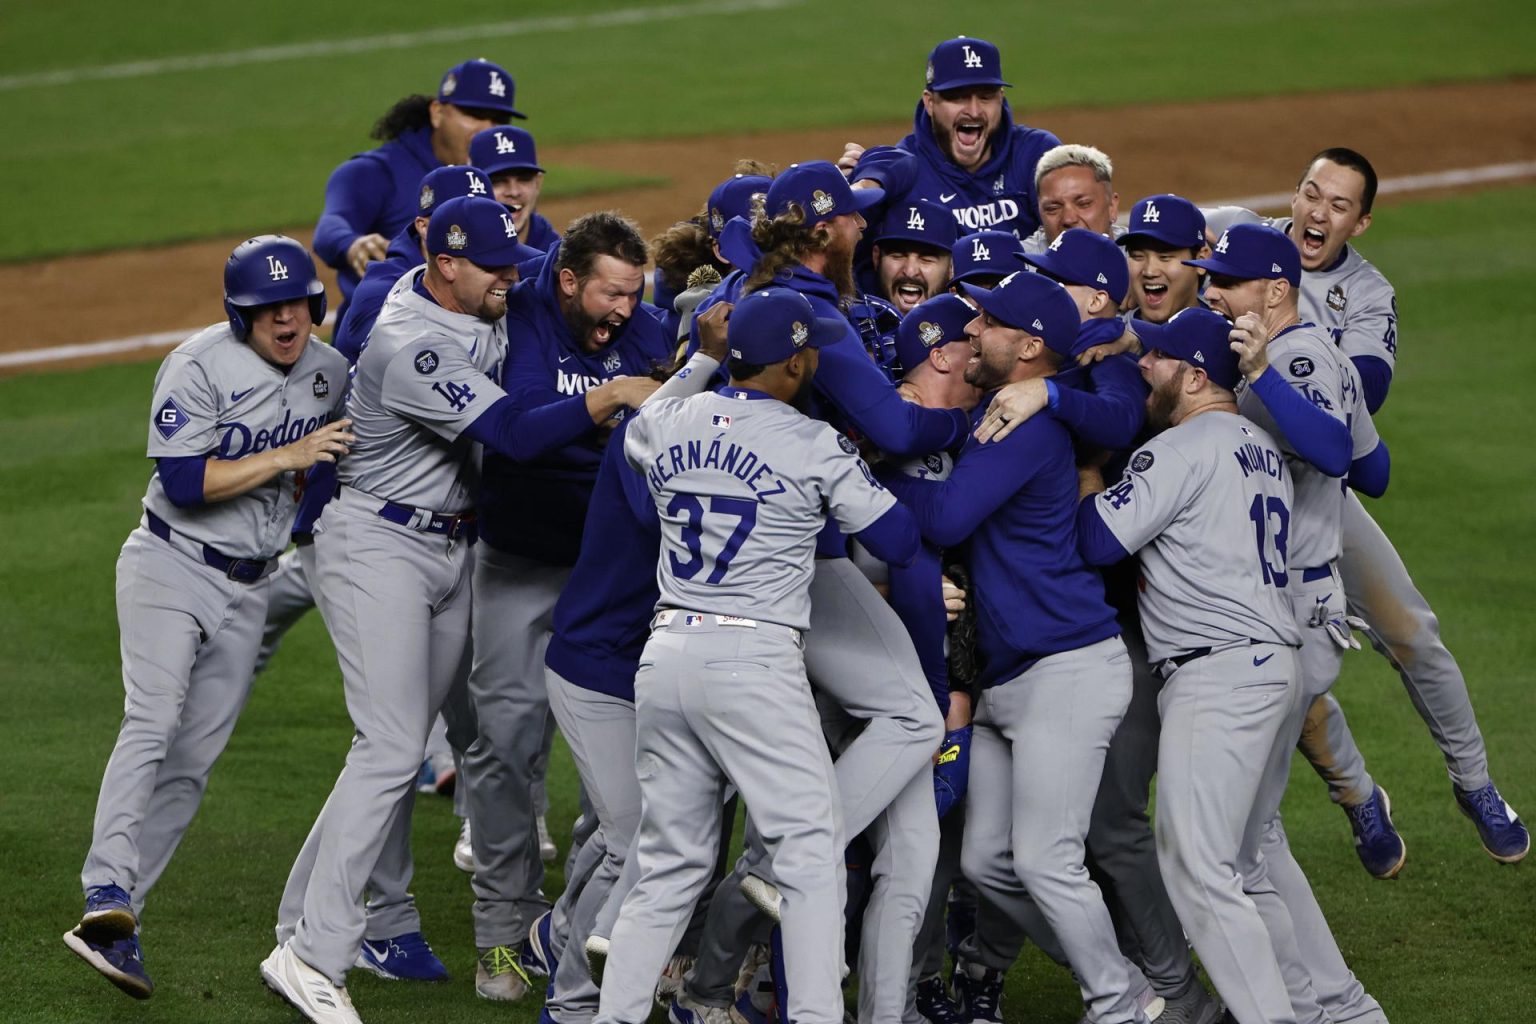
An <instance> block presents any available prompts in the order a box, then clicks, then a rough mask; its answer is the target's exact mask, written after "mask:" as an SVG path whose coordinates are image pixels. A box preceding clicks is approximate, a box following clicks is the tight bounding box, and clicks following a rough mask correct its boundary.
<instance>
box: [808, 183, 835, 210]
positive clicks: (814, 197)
mask: <svg viewBox="0 0 1536 1024" xmlns="http://www.w3.org/2000/svg"><path fill="white" fill-rule="evenodd" d="M836 205H837V204H836V202H835V201H834V200H833V199H832V197H831V196H829V195H827V194H826V193H825V192H823V191H822V190H821V189H817V190H816V191H814V192H812V193H811V209H812V210H815V211H816V213H817V214H818V215H820V216H826V215H827V214H829V213H831V212H832V207H834V206H836Z"/></svg>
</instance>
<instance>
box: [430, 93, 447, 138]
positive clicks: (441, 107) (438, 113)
mask: <svg viewBox="0 0 1536 1024" xmlns="http://www.w3.org/2000/svg"><path fill="white" fill-rule="evenodd" d="M447 113H448V110H447V104H445V103H443V102H442V101H441V100H433V101H432V105H431V106H430V107H428V108H427V117H428V119H429V120H430V121H431V122H432V130H433V131H436V130H437V129H438V128H441V127H442V124H443V118H444V117H445V116H447Z"/></svg>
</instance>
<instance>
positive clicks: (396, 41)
mask: <svg viewBox="0 0 1536 1024" xmlns="http://www.w3.org/2000/svg"><path fill="white" fill-rule="evenodd" d="M804 2H805V0H712V2H710V3H695V4H663V5H660V6H656V7H635V8H631V9H628V10H619V11H602V12H599V13H596V14H568V15H549V16H545V17H539V18H519V19H516V20H514V21H498V22H492V23H491V24H488V25H451V26H444V27H441V28H432V29H422V30H420V31H417V32H390V33H387V34H385V35H377V36H359V37H356V38H353V39H326V40H316V41H315V42H311V43H292V44H288V45H285V46H255V47H251V48H250V49H246V50H230V51H225V52H223V53H197V54H188V55H186V56H184V57H162V58H159V59H156V60H138V61H129V62H127V63H123V64H104V65H101V66H99V67H77V68H59V69H57V70H54V71H34V72H30V73H27V74H20V75H0V92H11V91H15V90H17V89H35V88H41V87H45V86H58V85H74V84H76V83H77V82H100V81H109V80H116V79H123V78H148V77H152V76H154V75H165V74H173V73H177V72H183V71H205V70H208V69H210V68H233V67H240V66H242V65H246V64H275V63H280V62H282V61H290V60H307V59H309V58H313V57H334V56H337V55H341V54H356V53H376V52H378V51H380V50H408V49H411V48H413V47H417V46H431V45H435V44H440V43H469V42H478V41H480V40H484V39H495V38H505V37H507V36H524V35H531V34H533V33H537V32H570V31H574V30H578V29H600V28H619V27H626V26H630V25H643V24H647V23H650V22H656V21H676V20H678V19H681V18H696V17H700V16H704V15H718V14H741V13H745V12H751V11H772V10H778V9H780V8H784V7H794V6H799V5H800V4H802V3H804Z"/></svg>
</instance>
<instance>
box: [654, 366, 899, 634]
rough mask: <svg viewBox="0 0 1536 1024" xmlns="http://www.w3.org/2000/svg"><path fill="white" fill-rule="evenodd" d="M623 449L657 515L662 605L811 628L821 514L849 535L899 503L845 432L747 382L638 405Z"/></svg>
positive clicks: (821, 521) (795, 627) (658, 570)
mask: <svg viewBox="0 0 1536 1024" xmlns="http://www.w3.org/2000/svg"><path fill="white" fill-rule="evenodd" d="M624 455H625V458H626V459H628V460H629V464H630V465H631V466H632V467H634V468H635V469H637V470H639V471H640V472H642V473H644V474H645V477H646V482H647V484H648V485H649V487H650V490H651V496H652V497H653V498H654V499H655V500H656V504H657V507H658V508H659V509H660V512H661V534H662V555H661V559H660V561H659V563H658V564H657V569H656V579H657V583H658V585H659V587H660V589H661V600H660V602H659V604H658V606H659V607H671V608H692V609H702V610H707V611H712V612H719V613H724V614H729V615H739V616H742V617H744V618H752V619H761V620H763V621H765V622H776V623H778V624H780V625H784V626H790V627H792V628H794V629H802V630H803V629H808V628H809V627H810V619H811V603H810V581H811V573H812V566H813V562H814V556H815V549H816V535H817V533H818V531H820V529H821V526H822V524H823V522H824V521H825V518H826V516H828V515H831V516H832V517H833V518H835V519H836V520H837V522H838V523H839V524H840V525H841V526H842V528H843V530H844V532H846V533H858V532H859V531H860V530H862V529H864V528H865V527H867V526H869V525H870V524H871V523H873V522H874V521H875V520H876V519H879V518H880V516H882V515H883V514H885V512H886V510H888V509H889V508H890V507H891V506H892V505H894V504H895V503H896V499H895V496H894V495H892V494H891V493H890V492H889V491H887V490H885V488H883V487H882V486H881V485H880V484H879V483H877V482H876V481H875V479H874V477H873V476H872V475H871V474H870V472H869V467H868V466H866V465H865V464H864V460H863V459H861V458H859V456H858V450H857V449H856V448H855V447H854V444H853V442H852V441H849V440H848V439H847V438H845V437H843V436H842V435H841V434H839V433H838V432H837V431H836V430H834V429H833V428H832V427H830V426H828V425H827V424H826V423H824V422H822V421H820V420H813V419H810V418H809V417H807V416H805V415H803V414H801V413H800V412H798V411H797V410H795V409H793V408H791V407H790V406H788V405H786V404H784V403H783V402H779V401H775V400H773V399H771V398H769V397H768V396H766V395H764V394H762V393H761V392H757V391H751V390H747V389H745V388H730V387H727V388H721V389H720V390H719V391H718V392H711V393H707V394H703V395H697V396H695V397H693V398H687V399H667V400H665V401H662V402H656V403H653V404H649V405H647V406H646V407H645V409H644V411H643V415H641V416H640V417H639V418H638V420H637V421H636V422H635V424H634V425H633V426H631V427H630V428H629V432H628V434H627V435H626V437H625V439H624ZM775 466H783V467H786V469H787V470H789V472H788V473H786V474H780V472H779V471H778V470H777V469H775V468H774V467H775ZM775 552H778V554H775ZM765 553H766V554H765ZM738 557H739V563H737V567H736V570H735V571H734V572H732V571H731V566H732V563H733V562H735V561H736V560H737V559H738Z"/></svg>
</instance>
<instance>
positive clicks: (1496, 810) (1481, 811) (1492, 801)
mask: <svg viewBox="0 0 1536 1024" xmlns="http://www.w3.org/2000/svg"><path fill="white" fill-rule="evenodd" d="M1462 795H1463V796H1464V797H1465V798H1466V802H1467V803H1468V804H1471V805H1472V807H1473V808H1474V809H1475V810H1476V811H1477V816H1478V817H1479V818H1481V819H1483V821H1485V822H1487V823H1488V824H1490V825H1493V826H1496V827H1504V826H1506V825H1509V824H1512V822H1511V821H1510V815H1509V812H1508V811H1507V810H1506V809H1505V804H1504V798H1503V797H1502V796H1500V795H1499V791H1498V790H1497V789H1496V788H1494V785H1493V783H1491V782H1490V783H1488V785H1486V786H1484V787H1483V788H1482V789H1475V790H1473V791H1472V792H1470V793H1464V794H1462Z"/></svg>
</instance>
